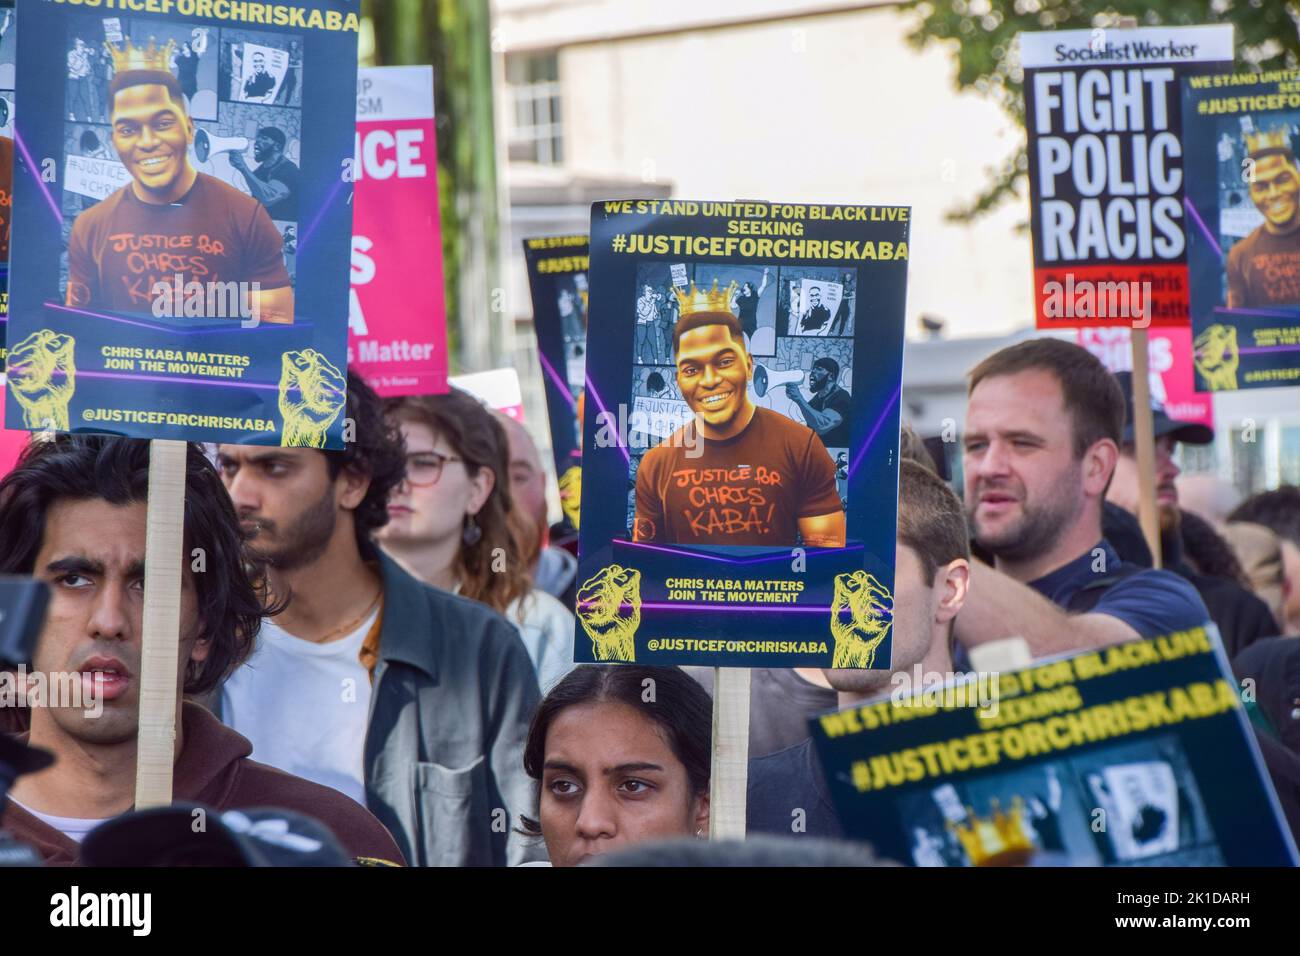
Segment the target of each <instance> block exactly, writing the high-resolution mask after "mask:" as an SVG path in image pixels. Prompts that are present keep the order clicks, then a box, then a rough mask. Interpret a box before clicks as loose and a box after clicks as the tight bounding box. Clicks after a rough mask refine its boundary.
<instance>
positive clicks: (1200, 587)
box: [1106, 372, 1281, 657]
mask: <svg viewBox="0 0 1300 956" xmlns="http://www.w3.org/2000/svg"><path fill="white" fill-rule="evenodd" d="M1115 377H1116V379H1118V380H1119V384H1120V387H1121V388H1122V389H1123V390H1124V403H1125V408H1124V440H1123V442H1122V443H1121V445H1120V455H1119V460H1118V461H1117V462H1116V465H1115V476H1114V478H1112V479H1111V483H1110V488H1109V489H1108V490H1107V492H1106V500H1107V501H1110V502H1111V503H1113V504H1116V505H1119V506H1120V507H1121V508H1124V509H1125V510H1126V511H1129V512H1131V513H1132V514H1137V513H1138V500H1139V490H1138V489H1139V488H1140V487H1141V483H1140V475H1139V473H1138V464H1137V453H1136V449H1135V447H1134V440H1133V374H1132V373H1131V372H1119V373H1118V374H1116V376H1115ZM1151 420H1152V426H1153V429H1154V432H1155V439H1156V442H1155V444H1156V448H1155V452H1156V457H1155V461H1156V473H1155V484H1156V509H1157V511H1158V513H1159V516H1160V552H1161V554H1162V556H1163V560H1162V564H1163V566H1164V567H1166V568H1168V569H1169V570H1170V571H1173V572H1174V573H1175V574H1178V575H1180V576H1182V577H1183V578H1185V579H1186V580H1188V581H1190V582H1191V584H1192V586H1193V587H1194V588H1196V590H1197V592H1198V593H1199V594H1200V595H1201V600H1203V601H1204V602H1205V606H1206V607H1207V608H1208V609H1209V611H1210V617H1211V619H1212V620H1213V621H1214V623H1215V624H1217V625H1218V627H1219V632H1220V634H1221V635H1222V637H1223V645H1224V648H1225V649H1226V650H1227V652H1228V655H1229V656H1230V657H1231V656H1233V655H1235V654H1236V653H1237V652H1238V651H1240V650H1241V649H1242V648H1244V647H1247V646H1248V645H1249V644H1251V643H1252V642H1253V641H1255V640H1257V639H1258V638H1261V637H1273V636H1276V635H1277V634H1279V633H1280V631H1281V629H1280V628H1279V627H1278V626H1277V622H1276V621H1274V620H1273V615H1272V614H1271V613H1270V612H1269V609H1268V605H1266V604H1265V603H1264V602H1263V601H1262V600H1260V599H1259V598H1257V597H1256V596H1255V595H1253V594H1251V593H1250V592H1249V591H1248V590H1246V589H1245V588H1244V587H1242V586H1241V585H1240V584H1238V583H1237V582H1236V581H1233V580H1231V579H1229V578H1225V577H1216V576H1211V575H1208V574H1201V573H1199V572H1198V571H1196V570H1195V569H1193V567H1192V566H1191V565H1190V564H1188V562H1187V560H1186V558H1185V556H1184V551H1183V540H1182V535H1181V534H1180V531H1181V527H1182V512H1181V511H1180V510H1179V508H1178V487H1177V486H1176V485H1175V484H1174V479H1176V478H1177V477H1178V475H1179V468H1178V465H1176V464H1175V463H1174V450H1175V449H1176V448H1177V446H1178V443H1179V442H1182V443H1184V444H1187V445H1208V444H1209V443H1210V442H1211V441H1213V440H1214V432H1213V431H1211V429H1210V428H1209V426H1208V425H1202V424H1200V423H1198V422H1180V421H1177V420H1175V419H1173V418H1170V417H1169V416H1168V415H1167V414H1166V413H1165V410H1164V406H1162V405H1160V404H1159V403H1157V402H1154V401H1153V402H1152V408H1151ZM1121 557H1124V555H1121Z"/></svg>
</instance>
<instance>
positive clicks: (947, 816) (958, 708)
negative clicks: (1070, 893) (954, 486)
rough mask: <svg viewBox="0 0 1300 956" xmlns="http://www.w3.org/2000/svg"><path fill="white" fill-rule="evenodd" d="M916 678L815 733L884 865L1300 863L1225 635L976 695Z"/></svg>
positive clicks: (856, 825)
mask: <svg viewBox="0 0 1300 956" xmlns="http://www.w3.org/2000/svg"><path fill="white" fill-rule="evenodd" d="M917 669H918V670H919V669H920V667H919V665H918V668H917ZM904 676H905V677H907V678H910V679H909V680H902V679H900V675H898V674H896V675H894V678H893V681H892V683H893V686H894V688H895V689H894V692H893V693H891V694H890V696H888V697H882V698H879V699H876V700H872V701H869V702H865V703H861V704H856V705H854V706H851V707H847V708H844V709H842V710H838V711H835V712H833V713H829V714H824V715H821V716H819V717H814V718H813V719H812V720H811V721H810V726H811V728H812V736H813V742H814V745H815V747H816V750H817V753H818V756H819V759H820V763H821V766H822V769H823V770H824V772H825V776H826V780H827V786H828V789H829V792H830V796H831V799H832V800H833V802H834V805H835V808H836V811H837V813H838V816H839V822H840V824H841V826H842V828H843V830H844V832H845V833H846V834H847V835H848V836H849V837H852V838H856V839H861V840H868V841H870V842H871V843H872V845H873V846H874V847H875V848H876V849H877V850H878V851H879V852H880V853H881V854H882V855H883V856H885V857H888V858H891V859H894V860H897V861H899V862H903V863H908V864H914V865H917V866H981V865H1008V864H1018V865H1025V864H1031V865H1047V866H1051V865H1056V866H1126V865H1160V866H1177V865H1188V866H1225V865H1226V866H1244V865H1255V866H1291V865H1295V863H1296V860H1297V857H1296V848H1295V844H1294V842H1293V841H1292V838H1291V833H1290V831H1289V830H1288V829H1287V827H1286V825H1285V823H1284V822H1283V819H1282V816H1281V809H1280V807H1279V805H1278V802H1277V796H1276V795H1275V794H1274V792H1273V788H1272V784H1271V783H1270V781H1269V779H1268V776H1267V773H1266V771H1265V769H1264V766H1263V762H1262V759H1261V757H1260V753H1259V749H1258V746H1257V744H1256V743H1255V739H1254V731H1253V730H1252V729H1251V724H1250V722H1249V721H1248V719H1247V716H1246V713H1245V710H1244V708H1243V704H1242V698H1241V691H1240V689H1239V688H1238V687H1237V686H1236V684H1235V681H1234V679H1233V678H1232V676H1231V671H1230V670H1229V669H1228V665H1227V659H1226V658H1225V657H1224V655H1223V651H1222V648H1221V646H1220V643H1219V638H1218V633H1217V631H1215V629H1214V626H1213V625H1212V624H1206V625H1204V626H1203V627H1198V628H1194V629H1191V630H1188V631H1182V632H1178V633H1175V634H1170V635H1166V636H1163V637H1156V638H1151V639H1148V640H1138V641H1132V642H1129V643H1125V644H1118V645H1114V646H1111V647H1105V648H1101V649H1097V650H1089V651H1085V652H1083V653H1079V654H1074V655H1071V656H1063V657H1059V658H1053V659H1044V660H1039V661H1035V662H1034V663H1033V664H1032V665H1031V666H1028V667H1024V668H1019V669H1014V670H1004V671H1002V672H1000V673H980V674H971V675H967V679H966V680H964V681H962V682H948V683H942V682H941V680H942V678H941V675H938V674H935V675H930V678H932V679H933V683H930V682H928V681H927V680H926V679H924V678H923V679H915V678H913V675H904ZM917 676H918V677H921V675H917ZM904 689H906V691H907V692H906V693H905V692H904Z"/></svg>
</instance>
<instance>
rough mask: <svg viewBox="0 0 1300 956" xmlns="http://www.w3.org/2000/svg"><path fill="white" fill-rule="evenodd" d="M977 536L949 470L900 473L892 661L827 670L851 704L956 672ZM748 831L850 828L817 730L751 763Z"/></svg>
mask: <svg viewBox="0 0 1300 956" xmlns="http://www.w3.org/2000/svg"><path fill="white" fill-rule="evenodd" d="M969 559H970V544H969V541H968V539H967V536H966V521H965V518H964V516H963V514H962V508H961V502H960V501H958V500H957V496H956V495H955V494H953V492H952V490H951V489H950V488H949V487H948V486H947V485H946V484H945V483H944V481H943V479H942V478H940V477H939V476H938V475H936V474H934V473H933V472H932V471H929V470H927V469H925V468H923V467H922V466H921V465H919V464H917V463H916V462H914V461H908V460H906V459H904V460H903V462H902V463H901V466H900V468H899V472H898V539H897V550H896V561H895V566H894V596H893V597H894V600H893V607H892V619H893V630H892V642H893V650H892V663H893V669H892V670H856V669H826V670H823V671H822V674H823V675H824V676H825V677H826V680H827V682H828V683H829V684H830V685H831V687H833V688H834V689H835V690H836V691H838V693H839V706H840V707H850V706H853V705H856V704H860V703H863V702H864V701H867V700H870V699H872V698H874V697H880V696H881V695H884V694H888V693H890V692H891V691H893V690H894V689H898V691H899V692H900V693H911V692H915V691H919V690H921V689H922V687H917V686H915V683H916V681H917V677H918V672H919V675H920V680H921V682H922V684H923V685H924V686H930V685H932V684H933V685H937V684H939V683H941V682H942V681H944V680H946V679H947V678H948V677H949V676H950V675H951V674H952V672H953V662H952V621H953V618H954V617H956V616H957V612H958V611H960V610H961V607H962V603H963V602H964V601H965V600H966V593H967V592H966V585H967V580H968V576H969V573H970V560H969ZM745 818H746V829H747V831H748V832H750V833H771V834H775V835H780V836H790V835H796V836H799V835H802V836H813V837H816V836H821V837H832V838H838V837H840V836H842V835H843V831H842V829H841V826H840V821H839V817H838V815H837V814H836V812H835V808H834V805H833V804H832V802H831V797H830V794H829V792H828V790H827V786H826V776H825V774H824V773H823V772H822V767H821V762H820V761H819V760H818V759H817V752H816V750H815V748H814V747H813V742H812V738H811V737H805V739H804V740H803V741H802V742H800V743H797V744H795V745H794V746H792V747H787V748H785V749H784V750H778V751H777V752H776V753H772V754H768V755H767V756H763V757H759V758H757V759H754V760H751V761H750V762H749V782H748V787H747V794H746V807H745Z"/></svg>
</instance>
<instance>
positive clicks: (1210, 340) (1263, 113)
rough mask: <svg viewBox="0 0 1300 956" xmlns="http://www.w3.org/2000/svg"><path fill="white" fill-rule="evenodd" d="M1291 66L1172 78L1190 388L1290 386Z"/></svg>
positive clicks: (1299, 363)
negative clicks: (1180, 148)
mask: <svg viewBox="0 0 1300 956" xmlns="http://www.w3.org/2000/svg"><path fill="white" fill-rule="evenodd" d="M1298 124H1300V72H1294V71H1292V72H1286V71H1281V72H1274V73H1265V74H1256V73H1251V74H1242V75H1238V76H1226V75H1219V76H1204V77H1191V78H1189V79H1187V80H1185V81H1184V82H1183V135H1184V140H1185V142H1186V146H1187V160H1186V169H1187V211H1188V218H1189V222H1188V235H1189V249H1188V257H1189V258H1188V262H1189V264H1190V266H1191V272H1192V334H1193V335H1194V336H1195V338H1194V340H1193V343H1194V346H1195V367H1196V389H1197V391H1202V392H1220V391H1233V390H1236V389H1242V388H1269V387H1273V386H1278V385H1297V384H1300V163H1297V161H1296V145H1297V143H1298V142H1300V125H1298Z"/></svg>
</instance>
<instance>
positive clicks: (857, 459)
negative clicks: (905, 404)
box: [849, 385, 903, 481]
mask: <svg viewBox="0 0 1300 956" xmlns="http://www.w3.org/2000/svg"><path fill="white" fill-rule="evenodd" d="M902 392H903V387H902V386H901V385H900V386H899V387H898V388H896V389H894V394H893V395H891V396H890V397H889V401H888V402H886V403H885V407H884V408H883V409H881V410H880V417H879V418H877V419H876V423H875V424H874V425H872V426H871V433H870V434H869V435H867V440H866V441H864V442H863V443H862V447H861V448H859V449H858V453H857V454H856V455H854V456H853V464H851V465H849V481H852V480H853V473H854V472H855V471H857V470H858V465H860V464H862V456H863V455H865V454H866V453H867V449H868V448H870V447H871V443H872V442H873V441H875V440H876V433H877V432H878V431H880V426H881V425H883V424H885V419H886V418H888V417H889V410H890V409H891V408H893V407H894V404H895V403H896V402H897V401H898V397H899V396H900V395H901V394H902Z"/></svg>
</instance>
